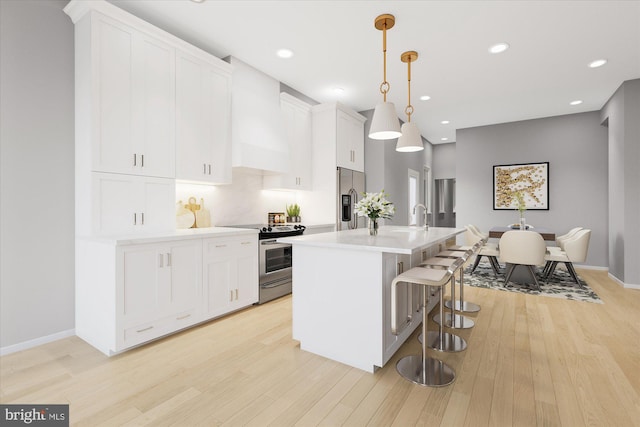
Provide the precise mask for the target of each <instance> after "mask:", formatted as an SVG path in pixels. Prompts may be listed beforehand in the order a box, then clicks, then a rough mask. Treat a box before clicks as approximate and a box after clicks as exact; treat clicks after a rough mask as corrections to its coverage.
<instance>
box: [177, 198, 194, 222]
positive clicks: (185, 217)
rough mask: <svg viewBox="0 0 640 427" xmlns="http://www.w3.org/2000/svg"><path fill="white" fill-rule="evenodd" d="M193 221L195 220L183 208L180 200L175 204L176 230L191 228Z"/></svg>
mask: <svg viewBox="0 0 640 427" xmlns="http://www.w3.org/2000/svg"><path fill="white" fill-rule="evenodd" d="M195 220H196V218H195V216H194V214H193V212H191V211H190V210H189V209H187V208H185V207H184V205H183V204H182V200H180V201H179V202H178V203H177V204H176V228H179V229H182V228H191V227H193V224H194V223H195Z"/></svg>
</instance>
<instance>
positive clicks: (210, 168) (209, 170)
mask: <svg viewBox="0 0 640 427" xmlns="http://www.w3.org/2000/svg"><path fill="white" fill-rule="evenodd" d="M209 175H211V165H209Z"/></svg>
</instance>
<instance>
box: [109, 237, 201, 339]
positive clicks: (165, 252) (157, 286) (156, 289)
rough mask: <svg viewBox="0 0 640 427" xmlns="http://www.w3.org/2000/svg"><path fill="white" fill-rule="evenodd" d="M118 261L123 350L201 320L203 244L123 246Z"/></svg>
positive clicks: (198, 241)
mask: <svg viewBox="0 0 640 427" xmlns="http://www.w3.org/2000/svg"><path fill="white" fill-rule="evenodd" d="M117 257H118V262H119V263H121V266H120V268H118V270H119V271H120V273H119V275H118V276H119V277H118V284H117V289H116V292H117V293H118V297H117V301H116V302H117V308H118V315H117V318H118V319H119V321H118V323H119V325H118V331H119V332H120V334H121V335H120V337H119V342H120V347H130V346H132V345H136V344H139V343H141V342H144V341H147V340H149V339H153V338H156V337H159V336H162V335H164V334H166V333H168V332H171V331H174V330H178V329H181V328H183V327H185V326H189V325H191V324H193V323H196V322H198V321H199V320H200V319H201V316H200V313H201V310H200V305H201V299H202V241H201V240H199V239H198V240H187V241H177V242H167V243H159V244H142V245H131V246H123V247H121V248H120V249H119V250H118V255H117Z"/></svg>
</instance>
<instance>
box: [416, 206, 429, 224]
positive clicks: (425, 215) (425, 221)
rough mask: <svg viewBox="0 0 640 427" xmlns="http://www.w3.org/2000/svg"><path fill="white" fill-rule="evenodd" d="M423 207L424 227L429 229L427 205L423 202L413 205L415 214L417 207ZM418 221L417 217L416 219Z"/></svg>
mask: <svg viewBox="0 0 640 427" xmlns="http://www.w3.org/2000/svg"><path fill="white" fill-rule="evenodd" d="M419 207H421V208H422V209H424V229H425V230H428V229H429V224H428V223H427V207H426V206H425V205H423V204H422V203H418V204H417V205H415V206H414V207H413V214H414V215H415V214H416V208H419ZM416 222H417V219H416Z"/></svg>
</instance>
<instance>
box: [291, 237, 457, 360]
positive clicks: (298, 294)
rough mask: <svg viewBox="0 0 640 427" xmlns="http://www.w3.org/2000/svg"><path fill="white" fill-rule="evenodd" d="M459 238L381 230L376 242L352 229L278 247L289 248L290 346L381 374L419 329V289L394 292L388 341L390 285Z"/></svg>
mask: <svg viewBox="0 0 640 427" xmlns="http://www.w3.org/2000/svg"><path fill="white" fill-rule="evenodd" d="M463 231H464V229H463V228H441V227H431V228H429V229H428V230H425V229H424V228H422V227H398V226H388V227H384V226H383V227H381V228H380V230H379V231H378V235H376V236H370V235H369V231H368V230H367V229H356V230H348V231H338V232H331V233H322V234H314V235H309V236H296V237H286V238H281V239H278V240H279V241H281V242H285V243H290V244H292V245H293V296H292V301H293V338H294V339H295V340H298V341H300V348H301V349H302V350H305V351H309V352H311V353H314V354H318V355H320V356H323V357H326V358H329V359H332V360H336V361H338V362H341V363H344V364H346V365H349V366H353V367H356V368H359V369H362V370H365V371H368V372H374V371H375V369H376V368H377V367H382V366H384V364H385V363H386V362H387V361H388V360H389V359H390V358H391V356H393V354H394V353H395V352H396V351H397V350H398V349H399V348H400V346H401V345H402V344H403V343H404V341H405V340H406V339H407V338H408V337H409V336H410V335H411V333H412V332H413V331H414V330H415V329H416V328H417V327H418V325H420V323H421V316H420V315H419V313H420V302H421V301H422V298H421V292H422V291H421V288H420V287H409V286H407V285H399V293H398V305H399V307H398V309H397V311H396V313H397V316H398V319H397V324H398V325H401V326H400V327H399V332H398V335H394V334H392V333H391V305H390V303H391V281H392V280H393V278H394V277H395V276H396V275H398V274H400V273H401V272H402V271H406V270H408V269H409V268H411V267H412V266H416V265H418V264H419V263H420V262H421V261H422V260H423V259H425V258H427V257H430V256H433V255H435V254H436V253H438V252H439V251H440V250H441V249H442V248H444V247H445V244H446V242H447V240H449V239H452V238H454V237H455V236H456V235H457V234H459V233H462V232H463ZM432 295H433V296H434V298H430V304H429V306H428V307H427V309H428V310H431V309H432V308H433V306H434V305H435V304H436V303H437V298H435V296H436V295H437V290H436V291H435V292H434V293H433V294H432Z"/></svg>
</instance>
